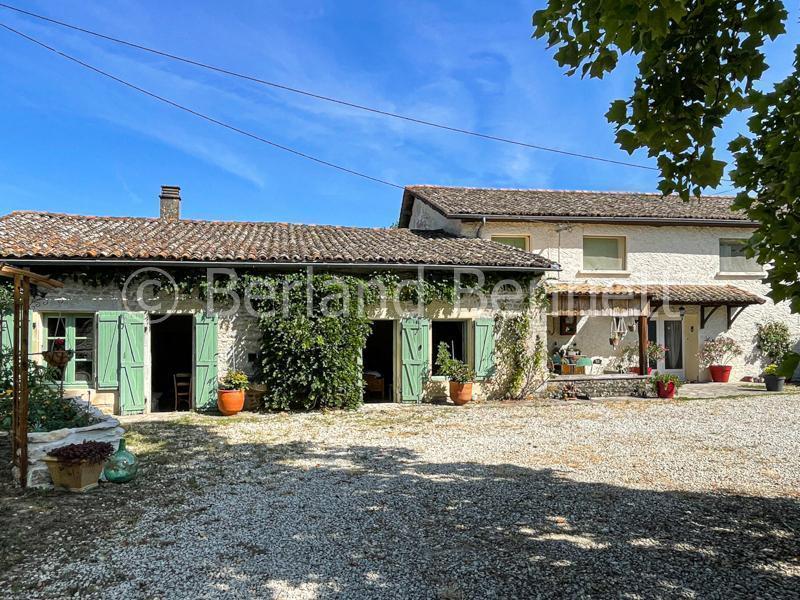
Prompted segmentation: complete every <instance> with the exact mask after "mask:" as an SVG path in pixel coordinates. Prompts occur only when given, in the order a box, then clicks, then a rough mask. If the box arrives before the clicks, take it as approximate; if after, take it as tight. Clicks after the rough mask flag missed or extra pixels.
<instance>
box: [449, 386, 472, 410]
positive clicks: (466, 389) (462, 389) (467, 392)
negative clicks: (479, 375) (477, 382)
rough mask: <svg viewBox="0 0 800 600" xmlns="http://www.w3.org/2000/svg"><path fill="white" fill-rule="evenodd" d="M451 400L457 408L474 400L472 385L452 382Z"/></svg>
mask: <svg viewBox="0 0 800 600" xmlns="http://www.w3.org/2000/svg"><path fill="white" fill-rule="evenodd" d="M450 400H452V401H453V404H455V405H456V406H461V405H462V404H466V403H467V402H469V401H470V400H472V383H457V382H455V381H451V382H450Z"/></svg>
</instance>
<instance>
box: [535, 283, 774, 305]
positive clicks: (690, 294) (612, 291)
mask: <svg viewBox="0 0 800 600" xmlns="http://www.w3.org/2000/svg"><path fill="white" fill-rule="evenodd" d="M547 289H548V292H549V293H558V294H573V295H575V296H590V295H600V294H605V295H610V296H641V295H645V296H646V297H647V298H649V299H650V300H653V301H655V302H657V303H664V302H670V303H672V304H703V305H708V306H713V305H728V304H730V305H745V304H764V302H766V300H765V299H764V298H762V297H761V296H758V295H756V294H753V293H752V292H748V291H746V290H743V289H741V288H738V287H735V286H732V285H693V284H674V285H666V284H652V285H645V284H630V285H629V284H613V285H592V284H588V283H552V284H548V286H547Z"/></svg>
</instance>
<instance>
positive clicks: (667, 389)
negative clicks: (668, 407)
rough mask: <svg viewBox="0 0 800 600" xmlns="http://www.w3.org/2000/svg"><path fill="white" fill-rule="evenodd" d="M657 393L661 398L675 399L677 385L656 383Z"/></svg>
mask: <svg viewBox="0 0 800 600" xmlns="http://www.w3.org/2000/svg"><path fill="white" fill-rule="evenodd" d="M656 391H657V392H658V397H659V398H674V397H675V384H674V383H672V382H671V381H668V382H666V383H664V382H663V381H656Z"/></svg>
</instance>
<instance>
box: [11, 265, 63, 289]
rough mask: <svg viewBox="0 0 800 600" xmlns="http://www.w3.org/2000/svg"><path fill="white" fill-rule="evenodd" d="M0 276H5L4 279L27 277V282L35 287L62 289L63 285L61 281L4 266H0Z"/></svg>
mask: <svg viewBox="0 0 800 600" xmlns="http://www.w3.org/2000/svg"><path fill="white" fill-rule="evenodd" d="M0 275H5V276H6V277H17V276H18V275H19V276H20V277H27V278H28V279H29V281H30V282H31V283H33V284H35V285H42V286H45V287H53V288H60V287H64V283H63V282H61V281H57V280H55V279H50V278H49V277H45V276H44V275H39V274H38V273H32V272H31V271H28V270H27V269H19V268H17V267H12V266H11V265H6V264H0Z"/></svg>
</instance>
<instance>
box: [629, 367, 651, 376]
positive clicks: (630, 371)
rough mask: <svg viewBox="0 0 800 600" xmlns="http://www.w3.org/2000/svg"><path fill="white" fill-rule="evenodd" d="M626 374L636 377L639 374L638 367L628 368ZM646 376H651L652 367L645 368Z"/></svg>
mask: <svg viewBox="0 0 800 600" xmlns="http://www.w3.org/2000/svg"><path fill="white" fill-rule="evenodd" d="M628 373H631V374H633V375H638V374H639V367H628ZM647 374H648V375H652V374H653V367H647Z"/></svg>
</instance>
